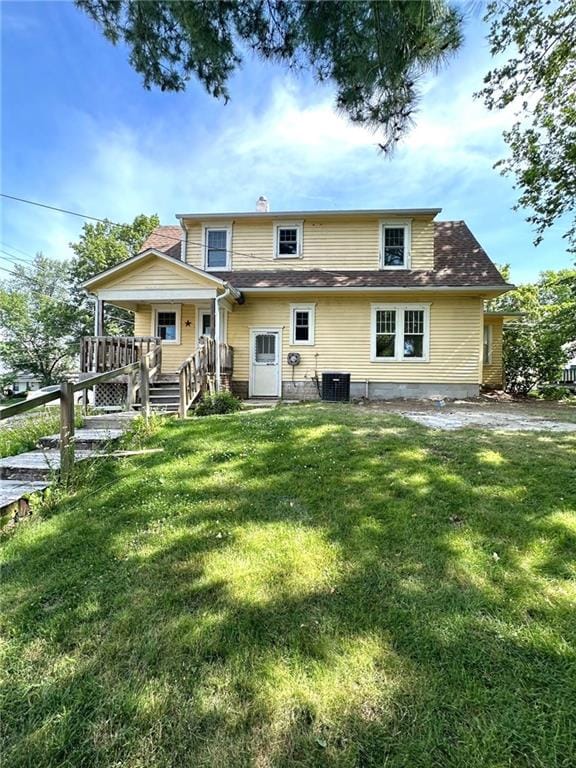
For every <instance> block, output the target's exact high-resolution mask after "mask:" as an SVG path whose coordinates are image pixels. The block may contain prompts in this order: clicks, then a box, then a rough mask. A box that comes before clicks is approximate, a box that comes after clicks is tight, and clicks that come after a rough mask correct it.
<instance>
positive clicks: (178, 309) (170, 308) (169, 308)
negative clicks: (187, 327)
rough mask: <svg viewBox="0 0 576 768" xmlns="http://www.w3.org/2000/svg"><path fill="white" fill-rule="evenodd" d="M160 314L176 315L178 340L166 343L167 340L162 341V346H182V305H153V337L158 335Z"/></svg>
mask: <svg viewBox="0 0 576 768" xmlns="http://www.w3.org/2000/svg"><path fill="white" fill-rule="evenodd" d="M159 312H175V313H176V338H175V339H174V340H173V341H166V339H162V344H173V345H175V344H180V343H181V332H182V321H181V317H182V304H152V336H157V335H158V313H159Z"/></svg>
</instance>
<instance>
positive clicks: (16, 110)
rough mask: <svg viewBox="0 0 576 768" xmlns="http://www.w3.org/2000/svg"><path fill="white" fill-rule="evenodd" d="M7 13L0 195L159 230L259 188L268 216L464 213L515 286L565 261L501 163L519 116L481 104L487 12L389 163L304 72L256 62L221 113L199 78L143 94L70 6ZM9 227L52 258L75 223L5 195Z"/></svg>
mask: <svg viewBox="0 0 576 768" xmlns="http://www.w3.org/2000/svg"><path fill="white" fill-rule="evenodd" d="M0 12H1V13H2V48H1V56H2V96H1V98H2V191H3V192H5V193H8V194H12V195H16V196H19V197H24V198H29V199H32V200H38V201H42V202H46V203H50V204H52V205H56V206H60V207H63V208H68V209H71V210H75V211H81V212H83V213H86V214H89V215H93V216H98V217H108V218H110V219H112V220H115V221H128V220H131V219H132V218H133V217H134V216H136V215H137V214H138V213H154V212H156V213H158V214H159V215H160V217H161V220H162V222H163V223H165V224H172V223H176V222H175V219H174V214H175V213H176V212H192V211H210V212H215V211H239V210H252V209H253V208H254V205H255V201H256V199H257V198H258V196H259V195H261V194H266V195H267V196H268V198H269V199H270V202H271V206H272V209H273V210H294V209H337V208H394V207H399V208H402V207H427V206H431V207H436V206H437V207H442V208H443V211H442V213H441V214H440V217H439V218H442V219H465V220H466V221H467V222H468V224H469V226H470V227H471V229H472V230H473V232H474V233H475V235H476V237H477V238H478V239H479V240H480V242H481V243H482V245H483V246H484V247H485V249H486V250H487V251H488V253H489V255H490V256H491V258H492V259H493V260H494V261H495V262H497V263H510V264H511V266H512V279H513V280H514V281H515V282H523V281H527V280H531V279H533V278H535V277H536V275H537V274H538V272H539V271H540V270H542V269H558V268H561V267H565V266H571V264H572V261H573V258H572V257H571V256H570V255H569V254H567V253H566V249H565V244H564V241H563V240H562V238H561V234H562V231H561V228H557V229H556V230H553V231H551V232H549V233H548V234H547V235H546V238H545V241H544V243H543V244H542V245H540V246H539V247H538V248H535V247H534V246H533V245H532V231H531V228H530V226H529V225H528V224H526V223H525V221H524V219H523V215H522V213H521V212H514V211H512V210H511V207H512V205H513V204H514V201H515V193H514V190H513V189H512V182H511V180H509V179H504V178H502V177H500V176H499V175H498V173H497V172H496V171H494V170H493V169H492V165H493V163H494V162H495V161H496V160H497V159H499V158H500V157H501V156H502V155H503V153H504V152H505V148H504V145H503V142H502V138H501V134H502V130H503V128H505V127H507V126H508V125H510V123H511V121H512V115H508V114H503V113H497V114H494V113H489V112H488V111H487V110H485V109H484V107H483V106H482V104H481V102H480V101H479V100H475V99H474V98H473V95H472V94H473V93H474V91H476V90H478V89H479V88H480V87H481V81H482V76H483V74H484V73H485V72H486V71H487V70H488V69H489V67H490V56H489V51H488V46H487V44H486V41H485V39H484V35H485V28H484V25H483V23H482V21H481V20H480V18H479V16H477V17H475V18H473V19H471V20H469V21H468V23H467V28H466V45H465V48H464V50H463V51H461V53H460V54H459V55H458V56H457V57H456V58H455V59H454V60H452V62H451V63H450V64H449V65H448V66H447V67H446V68H445V69H444V70H443V71H442V72H441V73H440V74H439V75H437V76H435V77H431V78H430V79H428V80H427V81H426V82H425V83H424V95H423V99H422V102H421V108H420V113H419V115H418V119H417V125H416V127H415V129H414V130H413V131H412V133H411V134H410V136H409V137H408V138H407V140H406V141H405V142H404V143H403V144H402V146H401V147H400V149H399V150H398V151H397V153H396V154H395V155H394V157H393V158H392V159H391V160H388V159H386V158H384V157H382V156H381V155H379V154H378V153H377V152H376V141H377V137H376V136H374V135H372V134H370V133H369V132H367V131H364V130H362V129H360V128H357V127H353V126H351V125H350V124H349V123H348V122H347V120H346V119H345V118H344V117H342V116H339V115H338V114H336V113H335V111H334V110H333V108H332V104H333V93H332V92H331V90H330V88H329V87H320V86H316V85H315V84H314V83H313V82H312V81H311V80H310V79H309V78H307V77H304V76H292V75H288V74H287V73H286V72H285V71H284V70H283V69H281V68H279V67H277V66H271V65H267V64H262V63H260V62H258V61H255V60H253V59H250V58H248V59H247V60H246V62H245V64H244V66H243V68H242V70H241V71H240V72H239V73H238V74H236V75H235V76H234V78H233V80H232V82H231V83H230V92H231V96H232V100H231V102H230V103H229V104H228V105H224V104H223V103H221V102H218V101H215V100H214V99H212V98H211V97H209V96H208V95H207V94H205V92H204V91H203V89H202V88H201V87H200V86H199V85H198V84H196V83H195V82H192V83H191V84H190V87H189V89H188V90H187V91H186V92H185V93H181V94H166V93H161V92H160V91H145V90H144V88H143V87H142V84H141V79H140V77H139V75H137V74H136V73H134V72H133V71H132V70H131V68H130V66H129V64H128V56H127V51H126V49H124V48H122V47H113V46H112V45H111V44H110V43H108V42H107V41H106V40H105V39H104V38H103V36H102V35H101V33H100V31H99V29H98V28H97V27H96V25H95V24H94V23H93V22H92V21H91V20H90V19H89V18H88V17H87V16H86V15H85V14H84V13H82V12H81V11H79V10H78V9H77V8H76V7H75V6H74V5H73V4H72V3H71V2H40V3H38V2H10V1H9V0H8V1H7V2H6V1H5V2H3V3H0ZM1 222H2V229H1V242H2V245H1V246H0V247H1V248H6V246H7V247H8V250H11V251H12V249H19V250H18V254H19V255H20V256H22V253H21V252H24V253H27V254H33V253H35V252H36V251H38V250H42V251H43V252H44V253H45V254H46V255H49V256H52V257H59V258H66V257H69V256H70V250H69V248H68V243H69V242H70V241H71V240H74V239H76V238H77V237H78V234H79V232H80V228H81V226H82V221H81V220H80V219H75V218H73V217H69V216H65V215H62V214H58V213H54V212H49V211H42V210H41V209H37V208H32V207H30V206H25V205H22V204H19V203H16V202H12V201H2V218H1ZM12 252H13V251H12ZM0 257H3V258H4V261H2V262H0V266H4V267H6V263H7V260H8V257H7V256H6V255H5V254H1V253H0ZM0 274H5V273H0Z"/></svg>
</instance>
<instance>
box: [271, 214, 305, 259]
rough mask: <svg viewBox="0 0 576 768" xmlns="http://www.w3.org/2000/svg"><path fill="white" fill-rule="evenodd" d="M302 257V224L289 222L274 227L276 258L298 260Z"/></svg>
mask: <svg viewBox="0 0 576 768" xmlns="http://www.w3.org/2000/svg"><path fill="white" fill-rule="evenodd" d="M301 255H302V222H293V221H289V222H288V221H287V222H282V223H279V224H275V225H274V256H275V258H277V259H297V258H299V257H300V256H301Z"/></svg>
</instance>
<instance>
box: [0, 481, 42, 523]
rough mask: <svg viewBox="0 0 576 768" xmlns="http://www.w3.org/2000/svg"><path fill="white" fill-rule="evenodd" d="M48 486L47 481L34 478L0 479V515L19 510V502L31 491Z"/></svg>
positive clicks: (37, 490) (35, 491) (38, 490)
mask: <svg viewBox="0 0 576 768" xmlns="http://www.w3.org/2000/svg"><path fill="white" fill-rule="evenodd" d="M46 488H48V483H47V482H38V481H34V480H26V481H24V480H0V515H6V514H9V513H12V512H19V511H20V508H19V507H20V502H21V501H22V500H26V499H27V498H28V497H29V496H31V495H32V494H33V493H41V492H42V491H45V490H46Z"/></svg>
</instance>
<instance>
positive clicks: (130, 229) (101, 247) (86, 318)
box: [70, 214, 160, 336]
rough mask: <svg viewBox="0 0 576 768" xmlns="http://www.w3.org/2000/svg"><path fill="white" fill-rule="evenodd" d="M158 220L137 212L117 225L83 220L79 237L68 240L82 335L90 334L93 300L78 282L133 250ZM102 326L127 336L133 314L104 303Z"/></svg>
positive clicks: (116, 262) (127, 255)
mask: <svg viewBox="0 0 576 768" xmlns="http://www.w3.org/2000/svg"><path fill="white" fill-rule="evenodd" d="M159 223H160V220H159V218H158V216H157V215H156V214H154V215H152V216H145V215H144V214H140V215H139V216H136V218H135V219H134V221H133V222H132V223H131V224H120V225H119V224H113V223H112V222H110V221H105V222H97V223H95V224H92V223H86V224H84V226H83V228H82V234H81V235H80V238H79V240H78V241H77V242H75V243H70V247H71V248H72V250H73V251H74V253H75V255H76V258H75V259H74V260H73V263H72V272H73V275H74V281H75V290H74V301H75V305H76V307H77V308H78V309H79V310H80V311H81V312H82V315H83V334H82V335H84V336H90V335H92V334H93V332H94V303H93V301H92V300H91V299H90V298H89V297H88V296H87V295H86V292H85V291H84V290H83V289H82V288H81V287H80V283H82V282H83V281H84V280H88V278H90V277H93V276H94V275H96V274H98V272H103V271H104V270H105V269H109V268H110V267H114V266H116V264H119V263H120V262H121V261H124V260H125V259H128V258H130V256H134V255H135V254H137V253H138V252H139V251H140V249H141V248H142V244H143V243H144V241H145V240H146V238H147V237H148V235H150V233H151V232H152V231H153V230H154V229H155V228H156V227H157V226H158V224H159ZM104 326H105V333H108V334H110V335H117V334H119V335H124V336H129V335H131V334H132V333H133V328H134V320H133V316H132V314H131V313H130V312H128V311H127V310H124V309H120V308H119V307H114V306H112V305H111V304H105V306H104Z"/></svg>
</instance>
